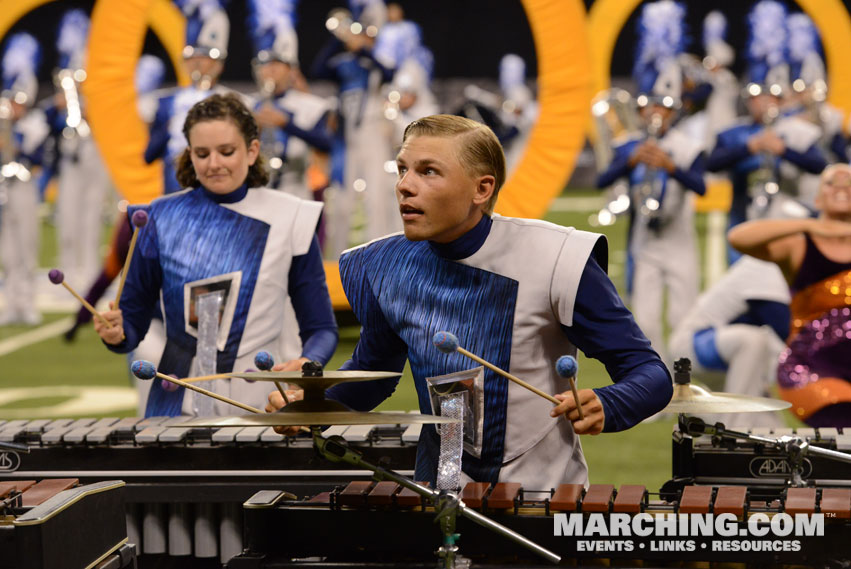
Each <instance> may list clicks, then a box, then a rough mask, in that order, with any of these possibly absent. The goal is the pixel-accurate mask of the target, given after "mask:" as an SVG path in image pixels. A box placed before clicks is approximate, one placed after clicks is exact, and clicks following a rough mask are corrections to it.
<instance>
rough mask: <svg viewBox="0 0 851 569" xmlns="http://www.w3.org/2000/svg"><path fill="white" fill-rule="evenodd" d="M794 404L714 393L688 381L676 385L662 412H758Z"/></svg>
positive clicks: (785, 407) (765, 398) (777, 400)
mask: <svg viewBox="0 0 851 569" xmlns="http://www.w3.org/2000/svg"><path fill="white" fill-rule="evenodd" d="M791 406H792V404H791V403H789V402H788V401H782V400H780V399H770V398H768V397H751V396H749V395H739V394H736V393H722V392H718V393H713V392H712V391H709V390H708V389H706V388H703V387H700V386H699V385H694V384H692V383H686V384H684V385H674V396H673V397H672V398H671V402H670V403H668V406H667V407H665V408H664V409H662V413H757V412H760V411H780V410H781V409H787V408H789V407H791Z"/></svg>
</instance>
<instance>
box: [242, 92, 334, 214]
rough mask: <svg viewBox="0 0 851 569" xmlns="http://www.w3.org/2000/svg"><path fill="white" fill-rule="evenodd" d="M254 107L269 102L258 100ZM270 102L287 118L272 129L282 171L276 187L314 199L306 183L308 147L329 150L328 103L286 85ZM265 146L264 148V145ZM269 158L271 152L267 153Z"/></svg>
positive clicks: (258, 97) (308, 162) (330, 135)
mask: <svg viewBox="0 0 851 569" xmlns="http://www.w3.org/2000/svg"><path fill="white" fill-rule="evenodd" d="M257 99H258V101H259V102H258V103H257V104H256V105H255V110H257V109H260V108H261V107H262V106H263V105H266V104H269V103H267V102H266V101H263V100H260V96H259V95H258V96H257ZM271 104H272V106H273V107H274V108H275V109H276V110H277V111H279V112H281V113H284V114H286V115H287V116H288V117H289V120H288V122H287V124H286V126H284V127H283V128H278V129H275V130H274V137H275V144H274V148H275V149H276V151H277V158H280V159H281V160H282V161H283V166H282V167H281V170H282V173H281V176H280V179H279V180H278V181H277V184H276V185H275V187H276V188H277V189H279V190H282V191H285V192H288V193H290V194H293V195H294V196H297V197H299V198H302V199H306V200H311V199H313V192H312V191H311V190H310V189H309V188H308V187H307V181H306V175H307V168H308V166H309V165H310V150H311V148H315V149H316V150H319V151H320V152H330V151H331V145H332V143H333V134H332V133H331V131H330V129H329V127H328V115H329V113H330V110H331V109H330V105H329V104H328V101H326V100H325V99H323V98H322V97H317V96H316V95H312V94H310V93H304V92H302V91H297V90H295V89H287V90H286V91H284V92H283V93H279V94H276V95H275V97H274V99H273V100H272V101H271ZM264 150H265V149H264ZM267 158H272V156H267Z"/></svg>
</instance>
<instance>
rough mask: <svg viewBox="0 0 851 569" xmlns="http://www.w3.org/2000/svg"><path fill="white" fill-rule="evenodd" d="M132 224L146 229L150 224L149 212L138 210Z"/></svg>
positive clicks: (131, 219) (134, 213)
mask: <svg viewBox="0 0 851 569" xmlns="http://www.w3.org/2000/svg"><path fill="white" fill-rule="evenodd" d="M130 222H131V223H133V226H134V227H145V225H147V223H148V212H147V211H145V210H143V209H137V210H136V211H134V212H133V215H132V216H131V217H130Z"/></svg>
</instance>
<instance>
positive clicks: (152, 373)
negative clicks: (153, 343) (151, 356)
mask: <svg viewBox="0 0 851 569" xmlns="http://www.w3.org/2000/svg"><path fill="white" fill-rule="evenodd" d="M130 371H131V372H133V375H135V376H136V377H138V378H139V379H145V380H148V379H154V378H155V377H156V376H157V367H156V366H155V365H154V364H152V363H151V362H149V361H145V360H136V361H135V362H133V363H132V364H130Z"/></svg>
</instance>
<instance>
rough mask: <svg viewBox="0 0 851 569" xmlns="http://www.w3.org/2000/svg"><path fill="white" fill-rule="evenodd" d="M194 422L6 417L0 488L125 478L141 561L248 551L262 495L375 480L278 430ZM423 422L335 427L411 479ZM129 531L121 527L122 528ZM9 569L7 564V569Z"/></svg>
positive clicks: (0, 433) (0, 426) (332, 431)
mask: <svg viewBox="0 0 851 569" xmlns="http://www.w3.org/2000/svg"><path fill="white" fill-rule="evenodd" d="M185 420H186V417H174V418H167V417H152V418H148V419H140V418H133V417H129V418H124V419H115V418H111V419H97V420H96V419H78V420H70V419H57V420H48V419H39V420H32V421H27V420H14V421H3V420H0V443H2V442H7V443H17V444H19V445H25V446H28V447H29V452H28V453H24V452H16V451H14V450H9V449H6V450H4V449H3V448H0V484H3V483H4V482H5V481H11V480H27V479H29V480H41V479H44V478H57V477H58V478H63V477H64V478H68V477H74V478H77V479H79V480H81V481H83V482H88V483H91V482H98V481H103V480H113V479H120V480H124V481H125V482H126V487H125V488H124V489H123V492H124V494H125V497H126V500H125V501H126V508H125V507H124V506H122V517H123V516H124V510H125V509H126V521H127V534H128V536H129V537H130V542H131V543H136V544H138V545H139V554H140V555H141V554H146V555H167V556H189V555H192V556H195V557H219V558H220V559H221V560H222V562H224V561H227V560H228V559H229V558H230V557H232V556H233V555H236V554H237V553H239V552H240V551H241V550H242V512H241V504H242V503H243V502H244V501H245V500H246V499H248V498H249V497H250V496H251V495H252V494H254V493H255V492H257V491H258V490H262V489H284V488H288V489H295V490H296V491H298V492H299V493H301V494H304V495H307V494H311V493H316V492H320V491H323V490H327V489H328V488H331V487H333V486H334V485H336V484H340V483H343V482H345V481H348V480H352V479H357V478H362V479H369V478H370V473H369V472H366V471H362V470H356V469H352V468H351V467H346V466H345V465H341V464H337V463H332V462H329V461H327V460H325V459H323V458H321V457H319V456H317V455H316V453H315V451H314V449H313V441H312V439H311V438H310V437H284V436H282V435H279V434H277V433H275V432H274V431H273V430H272V428H271V427H244V428H242V427H226V428H192V429H189V428H182V427H173V426H171V425H174V424H176V423H180V422H182V421H185ZM421 427H422V425H421V424H411V425H380V426H375V425H352V426H348V427H347V426H334V427H330V428H329V429H327V430H326V434H328V435H329V436H330V435H340V436H342V437H343V438H345V439H346V440H347V442H348V444H349V445H351V446H352V447H353V448H355V449H357V450H358V451H359V452H361V453H362V454H363V455H364V456H367V457H369V458H370V460H372V461H375V462H380V463H382V464H387V465H389V467H390V468H394V469H396V470H398V471H400V472H403V473H406V474H408V475H411V474H413V468H414V461H415V457H416V443H417V440H418V439H419V433H420V429H421ZM122 524H123V521H122ZM0 567H2V565H0Z"/></svg>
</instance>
